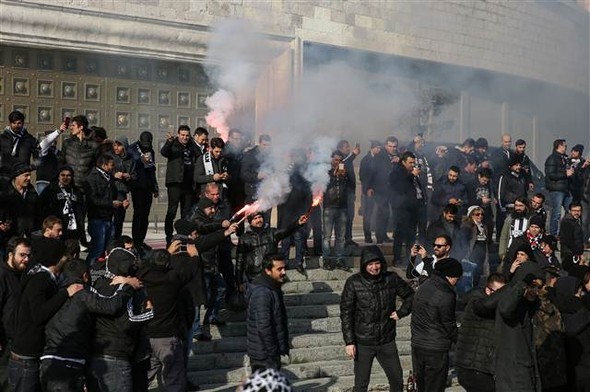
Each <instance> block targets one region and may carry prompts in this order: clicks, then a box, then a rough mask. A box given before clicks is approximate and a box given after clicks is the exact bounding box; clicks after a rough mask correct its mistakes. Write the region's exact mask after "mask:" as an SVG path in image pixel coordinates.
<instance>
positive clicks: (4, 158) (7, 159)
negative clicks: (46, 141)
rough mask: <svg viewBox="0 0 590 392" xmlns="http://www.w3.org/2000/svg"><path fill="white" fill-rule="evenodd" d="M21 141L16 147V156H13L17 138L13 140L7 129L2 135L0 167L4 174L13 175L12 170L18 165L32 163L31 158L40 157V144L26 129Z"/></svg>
mask: <svg viewBox="0 0 590 392" xmlns="http://www.w3.org/2000/svg"><path fill="white" fill-rule="evenodd" d="M21 135H22V136H21V137H20V140H18V145H17V146H16V150H15V154H14V155H13V154H12V150H13V148H14V143H15V142H16V140H17V139H16V138H13V136H12V132H11V131H10V129H9V127H7V128H6V129H5V130H4V132H2V133H0V167H1V168H2V173H4V174H11V173H12V168H13V167H14V165H16V164H17V163H26V164H27V165H28V164H30V163H31V158H34V159H37V158H38V157H39V142H38V141H37V139H36V138H35V137H34V136H32V135H31V134H30V133H29V132H27V130H26V129H23V130H22V131H21Z"/></svg>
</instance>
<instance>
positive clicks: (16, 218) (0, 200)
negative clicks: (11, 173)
mask: <svg viewBox="0 0 590 392" xmlns="http://www.w3.org/2000/svg"><path fill="white" fill-rule="evenodd" d="M0 187H2V188H3V189H2V190H1V194H0V204H2V205H3V206H5V207H6V211H7V213H8V216H9V217H10V219H12V228H11V230H10V231H11V233H12V235H18V236H27V237H28V236H30V235H31V233H32V232H33V231H35V230H38V229H40V228H41V219H40V207H41V205H40V203H39V195H37V191H36V190H35V188H34V187H33V185H29V187H28V188H27V191H26V193H25V194H24V195H23V194H20V193H19V192H18V191H17V190H16V188H15V187H14V186H13V185H12V182H4V181H3V182H2V183H1V184H0Z"/></svg>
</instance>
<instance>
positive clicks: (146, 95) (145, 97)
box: [137, 88, 152, 105]
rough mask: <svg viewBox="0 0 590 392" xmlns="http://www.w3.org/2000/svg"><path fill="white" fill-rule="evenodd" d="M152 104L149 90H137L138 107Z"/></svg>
mask: <svg viewBox="0 0 590 392" xmlns="http://www.w3.org/2000/svg"><path fill="white" fill-rule="evenodd" d="M151 102H152V91H151V90H150V89H149V88H138V89H137V103H138V104H140V105H149V104H150V103H151Z"/></svg>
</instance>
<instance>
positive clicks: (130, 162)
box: [113, 136, 136, 238]
mask: <svg viewBox="0 0 590 392" xmlns="http://www.w3.org/2000/svg"><path fill="white" fill-rule="evenodd" d="M128 147H129V140H128V139H127V136H119V137H117V138H116V139H115V142H114V143H113V152H114V157H115V168H114V169H113V178H114V180H115V189H116V190H117V200H118V201H120V202H121V203H120V204H119V207H117V208H115V210H114V216H113V218H114V219H113V227H114V230H113V232H114V234H113V235H114V237H115V238H119V237H121V234H122V233H123V222H124V221H125V212H126V211H127V208H128V207H129V186H130V184H131V182H132V181H133V180H134V179H135V176H136V174H135V160H134V159H133V158H132V157H131V155H129V154H128V153H127V148H128Z"/></svg>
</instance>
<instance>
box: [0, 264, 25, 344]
mask: <svg viewBox="0 0 590 392" xmlns="http://www.w3.org/2000/svg"><path fill="white" fill-rule="evenodd" d="M21 275H22V272H20V271H16V270H14V269H12V268H10V266H9V265H8V264H7V263H6V261H4V260H3V261H0V346H1V347H2V348H1V350H5V349H6V348H7V347H8V346H7V343H8V342H9V341H10V340H12V338H13V336H14V333H15V329H14V328H15V323H16V315H17V314H18V303H19V301H20V295H21V283H20V279H21Z"/></svg>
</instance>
